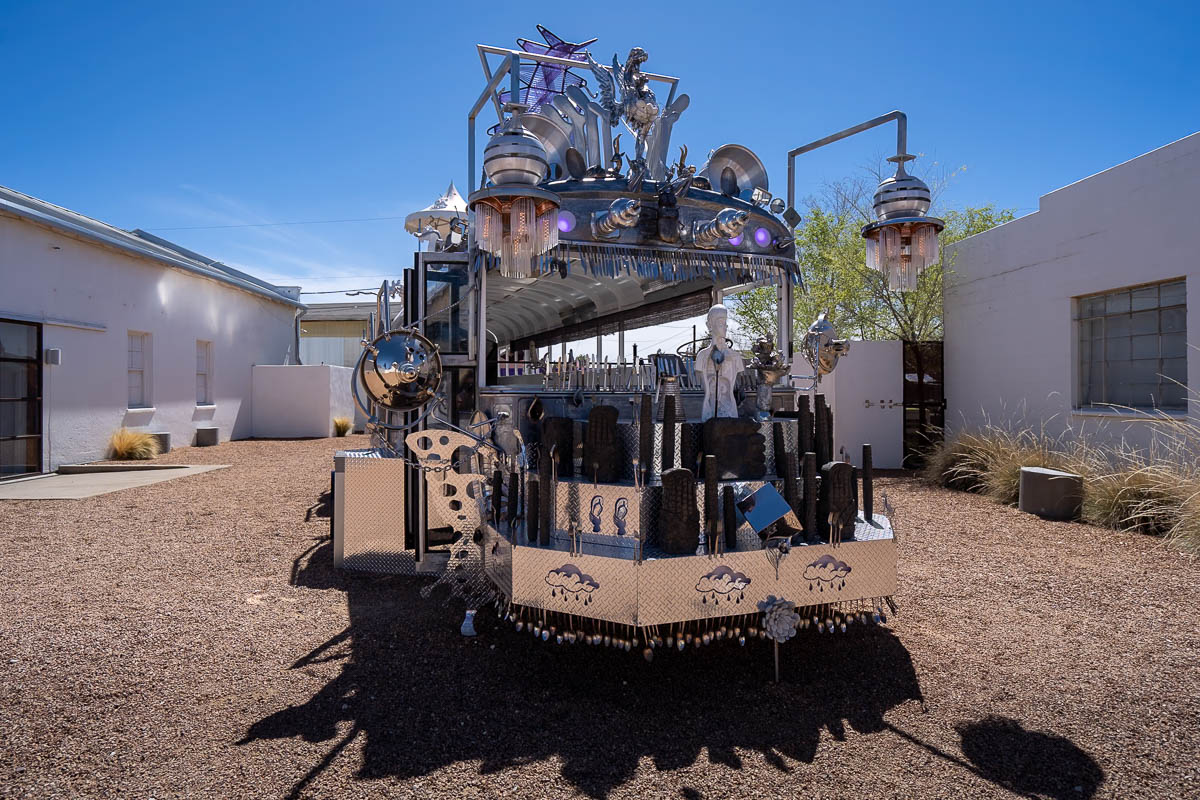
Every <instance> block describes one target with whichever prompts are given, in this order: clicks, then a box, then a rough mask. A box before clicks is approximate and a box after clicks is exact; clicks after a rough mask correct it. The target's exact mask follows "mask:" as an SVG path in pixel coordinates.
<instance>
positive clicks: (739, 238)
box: [729, 233, 742, 247]
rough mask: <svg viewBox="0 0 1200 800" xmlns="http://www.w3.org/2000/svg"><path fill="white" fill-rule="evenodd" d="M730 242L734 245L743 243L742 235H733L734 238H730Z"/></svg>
mask: <svg viewBox="0 0 1200 800" xmlns="http://www.w3.org/2000/svg"><path fill="white" fill-rule="evenodd" d="M729 243H730V244H731V245H733V246H734V247H737V246H738V245H739V244H741V243H742V235H741V234H740V233H739V234H738V235H737V236H735V237H733V238H732V239H730V240H729Z"/></svg>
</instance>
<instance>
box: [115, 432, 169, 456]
mask: <svg viewBox="0 0 1200 800" xmlns="http://www.w3.org/2000/svg"><path fill="white" fill-rule="evenodd" d="M108 449H109V454H110V456H111V457H112V458H115V459H117V460H118V461H129V460H132V459H137V460H145V459H147V458H154V457H155V456H157V455H158V439H156V438H154V437H153V436H151V435H150V434H148V433H145V432H143V431H131V430H129V429H128V428H121V429H119V430H118V431H117V432H116V433H114V434H113V435H112V437H110V438H109V440H108Z"/></svg>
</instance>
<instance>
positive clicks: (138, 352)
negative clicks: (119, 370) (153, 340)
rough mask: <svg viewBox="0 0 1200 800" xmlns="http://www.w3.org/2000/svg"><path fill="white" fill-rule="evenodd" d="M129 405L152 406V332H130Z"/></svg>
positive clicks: (131, 406)
mask: <svg viewBox="0 0 1200 800" xmlns="http://www.w3.org/2000/svg"><path fill="white" fill-rule="evenodd" d="M129 407H130V408H149V407H150V334H148V333H141V332H140V331H130V332H129Z"/></svg>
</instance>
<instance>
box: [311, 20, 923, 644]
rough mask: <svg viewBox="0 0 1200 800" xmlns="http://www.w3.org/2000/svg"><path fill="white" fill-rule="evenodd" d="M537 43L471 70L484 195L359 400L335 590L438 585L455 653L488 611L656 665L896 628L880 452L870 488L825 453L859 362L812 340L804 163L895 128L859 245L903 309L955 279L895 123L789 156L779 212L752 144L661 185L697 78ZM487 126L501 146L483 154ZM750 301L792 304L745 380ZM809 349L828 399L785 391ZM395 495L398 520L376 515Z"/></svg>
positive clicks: (365, 365)
mask: <svg viewBox="0 0 1200 800" xmlns="http://www.w3.org/2000/svg"><path fill="white" fill-rule="evenodd" d="M539 31H541V33H542V34H543V36H544V38H545V39H546V42H547V44H546V45H544V46H543V45H540V43H539V44H537V46H533V43H530V42H528V41H526V40H522V42H521V47H522V49H521V50H513V49H507V48H499V47H491V46H484V45H480V46H479V48H478V50H479V55H480V58H481V61H482V62H483V66H484V79H485V86H484V91H483V93H482V94H481V95H480V96H479V99H478V100H477V101H476V102H475V104H474V106H472V107H471V109H470V110H469V113H468V121H469V123H470V125H469V134H470V136H469V147H468V152H467V159H466V161H467V172H468V175H469V178H470V182H471V184H470V185H469V186H468V189H469V191H468V193H467V197H466V199H465V201H463V200H461V198H458V196H457V194H456V193H453V192H447V196H448V197H449V198H450V199H448V200H447V201H446V203H445V205H446V206H447V208H446V209H442V208H431V209H425V210H423V211H422V212H420V213H418V214H417V215H416V217H414V219H416V223H414V232H415V233H418V235H421V234H422V233H430V235H429V236H428V237H427V238H428V240H429V242H430V244H431V248H430V249H427V250H419V251H418V252H417V253H415V254H414V260H413V266H412V267H411V268H409V269H405V270H404V274H403V275H402V276H400V277H401V278H402V279H401V280H399V281H396V282H391V281H388V282H385V283H384V285H383V286H382V287H381V290H380V293H379V301H378V305H377V308H376V312H375V314H373V315H372V320H371V323H370V331H369V335H368V336H366V337H364V340H363V352H362V355H361V358H360V359H359V362H358V365H357V367H356V369H355V379H354V384H353V389H354V393H355V397H356V399H357V400H358V402H359V404H360V406H361V407H362V409H363V411H364V412H365V413H366V414H367V416H368V425H369V427H370V428H371V430H372V431H373V432H374V445H375V446H374V447H372V448H371V449H370V450H367V451H354V452H346V453H342V454H339V458H338V460H337V468H336V470H335V480H334V487H335V507H336V508H337V509H338V511H337V512H336V513H335V515H334V552H335V563H336V564H337V565H338V566H340V567H342V568H346V569H362V570H373V571H385V572H399V573H408V574H415V573H435V574H439V575H440V577H439V579H438V581H437V583H436V584H435V585H448V586H449V587H450V589H451V590H452V593H453V595H454V596H456V597H459V598H461V599H462V600H463V601H464V602H465V603H466V604H467V606H468V610H469V613H468V619H467V621H466V622H465V623H464V625H463V632H464V634H465V635H472V634H473V633H474V631H475V629H474V626H473V624H472V622H473V620H474V613H475V611H477V610H479V609H480V608H482V607H484V606H491V607H493V608H494V610H495V612H496V613H497V615H498V616H500V617H502V618H503V619H504V620H506V621H507V622H508V623H509V624H512V625H513V626H514V628H515V629H516V630H517V631H527V632H530V633H531V634H532V635H533V636H534V637H535V638H536V639H538V640H540V641H542V642H547V643H551V644H553V645H564V646H565V645H581V644H583V645H591V646H607V647H616V648H619V649H622V650H626V651H630V652H633V651H637V652H640V653H641V654H642V655H643V656H644V657H646V658H653V657H655V655H656V653H667V652H672V651H678V650H683V649H688V648H697V647H705V646H707V645H711V644H714V643H717V644H720V643H726V644H728V643H735V644H734V646H737V645H745V644H746V643H747V641H748V640H749V639H755V638H769V639H772V640H773V641H774V642H775V643H776V645H778V643H780V642H784V641H788V640H790V639H793V638H797V637H799V638H806V637H807V632H806V631H811V632H812V633H818V632H819V633H832V632H835V631H836V632H840V631H843V630H845V629H846V628H847V626H850V625H859V624H874V623H877V622H884V621H886V615H887V611H886V610H894V609H895V603H894V601H893V595H894V593H895V591H896V547H895V539H894V537H893V534H892V528H891V523H890V521H889V520H888V519H887V517H886V516H883V515H881V514H876V513H875V508H874V498H873V490H872V488H871V487H872V485H873V484H872V480H871V470H872V467H871V456H870V448H869V446H867V447H865V448H864V452H863V454H862V458H861V461H859V462H858V465H857V466H855V465H852V464H850V463H848V462H845V461H840V460H838V459H837V458H836V457H835V456H834V453H835V452H836V451H835V448H834V445H835V440H834V434H833V431H834V426H833V418H832V412H831V410H830V409H829V407H828V405H827V404H826V403H825V401H824V396H823V395H821V394H817V393H816V390H817V388H818V386H819V383H820V380H821V378H822V377H823V376H825V375H828V374H829V373H830V372H832V371H833V370H834V369H835V368H836V366H837V364H838V361H839V359H840V358H841V357H843V356H845V355H846V353H847V351H848V349H849V345H848V342H847V341H846V340H844V339H839V338H838V336H837V333H836V331H835V330H834V328H833V326H832V324H831V323H830V322H829V320H828V319H827V318H826V316H825V315H824V314H822V315H821V316H820V317H818V319H817V320H816V321H815V322H814V323H813V324H812V325H811V326H810V327H809V329H808V330H807V331H806V333H805V335H804V336H803V338H802V340H801V341H799V342H793V341H792V330H791V324H792V316H793V307H792V305H793V304H792V301H793V292H794V291H795V290H796V289H797V288H798V287H800V288H803V287H802V282H801V280H800V269H799V265H798V263H797V260H796V249H795V248H796V244H795V236H794V228H795V225H796V224H797V222H798V221H799V214H798V213H797V212H796V210H795V208H794V207H793V205H794V202H793V201H794V197H795V169H794V160H795V158H796V157H797V156H798V155H801V154H803V153H805V152H808V151H810V150H812V149H815V148H817V147H820V146H823V145H824V144H828V143H830V142H833V141H838V140H839V139H843V138H846V137H847V136H851V135H853V134H855V133H859V132H861V131H864V130H868V129H870V128H873V127H876V126H879V125H883V124H889V123H892V122H894V123H896V126H897V156H896V157H895V159H894V160H896V161H897V163H898V165H899V166H898V169H897V175H896V176H894V177H893V178H889V179H888V180H887V181H884V183H883V184H881V186H880V191H879V194H878V196H877V203H876V207H877V215H878V217H879V219H878V221H877V222H875V223H872V224H871V225H869V226H867V227H866V228H864V231H863V235H864V237H866V238H867V240H868V242H869V243H871V244H870V246H869V257H870V258H871V259H872V262H871V263H872V266H875V267H876V268H879V269H881V270H884V271H885V272H887V273H888V275H889V280H891V281H892V283H893V284H894V285H896V286H898V287H899V288H902V289H903V288H905V287H907V286H910V285H913V283H914V281H915V280H916V279H917V277H918V276H919V273H920V270H921V269H923V268H924V267H926V266H928V265H929V264H931V263H933V261H934V260H935V259H936V257H937V251H936V238H937V234H938V231H940V230H941V227H940V226H941V222H940V220H936V219H934V218H932V217H927V216H925V214H926V212H927V211H928V208H929V204H928V202H927V190H926V191H925V193H924V194H923V193H922V187H923V186H924V184H920V182H919V181H918V180H917V179H915V178H913V177H912V176H909V175H907V173H905V172H904V164H905V162H907V161H908V160H911V156H908V155H907V154H906V153H905V145H906V136H907V120H906V118H905V116H904V115H903V114H902V113H900V112H898V111H897V112H891V113H889V114H885V115H883V116H881V117H877V118H875V119H873V120H869V121H867V122H865V123H863V124H861V125H857V126H854V127H852V128H847V129H845V130H843V131H841V132H839V133H836V134H833V135H832V136H826V137H824V138H822V139H818V140H816V141H815V142H813V143H812V144H810V145H805V146H804V147H801V148H798V149H796V150H793V151H791V152H790V153H789V154H788V156H789V174H788V190H787V195H786V201H785V200H784V198H774V197H772V195H771V193H770V192H769V190H768V186H769V184H768V181H767V174H766V170H765V168H764V167H763V165H762V161H761V160H760V159H759V158H758V156H757V155H755V154H754V153H753V152H751V151H750V150H749V149H748V148H746V147H744V146H742V145H736V144H725V145H722V146H720V147H717V148H715V149H713V150H712V151H711V154H710V156H709V158H708V161H707V163H706V164H705V166H704V169H703V170H699V171H698V170H697V168H696V166H695V165H693V164H689V163H688V160H687V156H688V148H687V147H686V146H684V145H680V146H678V150H677V152H678V154H679V155H678V159H677V160H676V161H675V163H671V164H667V163H666V159H667V154H668V153H669V152H671V151H672V145H671V141H670V139H671V132H672V126H673V125H674V122H675V121H676V120H678V119H679V117H680V115H681V114H682V113H683V112H684V111H685V110H686V109H687V108H688V106H689V103H690V102H691V101H690V99H689V98H688V96H687V95H681V94H677V92H676V89H677V85H678V79H677V78H673V77H670V76H666V75H656V74H653V73H649V72H643V69H642V68H643V66H644V65H645V64H646V62H647V60H648V55H647V53H646V51H645V50H643V49H642V48H640V47H633V48H631V49H630V50H629V55H628V57H627V58H626V59H625V62H624V63H623V64H622V63H621V61H620V60H619V59H618V58H617V57H616V56H615V55H614V57H613V59H612V65H611V67H610V66H606V65H602V64H600V63H599V62H597V61H596V60H595V59H593V58H592V56H591V54H590V53H588V52H587V51H586V50H585V49H584V48H585V45H588V44H591V43H592V42H594V41H595V40H591V41H589V42H584V43H582V44H571V43H568V42H565V41H564V40H562V39H559V38H558V37H555V36H553V34H550V33H549V31H546V30H545V29H544V28H539ZM497 58H498V59H499V61H497V60H496V59H497ZM575 61H580V62H581V63H586V64H587V66H588V68H589V69H590V71H591V73H592V78H593V83H594V86H595V88H596V90H597V94H595V95H593V94H592V93H591V92H590V91H589V90H588V88H587V84H586V83H585V82H584V81H583V80H582V79H581V78H579V77H578V76H575V75H573V73H571V66H570V63H572V62H575ZM564 62H565V63H564ZM505 84H507V86H505ZM656 90H657V91H656ZM660 94H661V95H662V96H663V99H662V100H661V101H660V99H659V95H660ZM514 100H517V101H520V102H513V101H514ZM489 104H490V105H491V107H493V108H494V109H495V111H496V114H497V125H496V126H495V127H494V128H493V129H492V135H491V136H490V138H489V139H488V141H487V142H486V143H484V144H483V145H482V147H481V146H479V144H478V143H477V142H476V139H475V133H476V121H477V117H478V116H479V115H480V113H481V112H482V111H483V109H484V108H485V107H486V106H488V105H489ZM621 125H623V126H624V127H625V128H627V129H628V131H629V132H631V133H632V134H633V140H634V145H633V150H632V157H627V156H626V154H624V153H622V152H621V143H620V138H621V134H620V130H619V126H621ZM480 158H482V161H481V162H480V161H479V160H478V159H480ZM477 164H481V165H482V170H481V171H477ZM451 205H453V206H454V208H453V210H450V208H449V206H451ZM463 206H465V208H466V211H465V213H464V212H463V210H462V207H463ZM435 212H436V213H435ZM427 229H428V230H427ZM744 287H770V288H771V289H773V291H774V293H775V296H776V298H777V300H778V304H779V305H778V308H777V312H778V313H777V318H778V321H779V324H778V329H777V331H776V335H775V336H774V337H773V338H771V337H764V338H762V339H760V340H759V341H758V342H756V343H755V345H754V347H753V348H752V349H751V351H750V352H748V353H743V352H742V351H741V350H740V349H739V348H738V347H737V346H736V345H735V344H734V343H733V342H732V341H731V340H729V339H728V338H727V333H728V331H727V324H728V313H729V312H728V309H727V308H726V306H725V305H724V304H723V303H722V302H721V298H722V297H723V296H724V294H725V292H727V291H729V290H733V289H735V288H744ZM393 298H402V300H403V303H402V304H401V305H400V308H399V311H398V312H397V313H393V310H392V308H391V300H392V299H393ZM702 314H704V315H706V317H707V322H708V330H709V338H708V339H706V340H705V341H704V342H702V343H697V344H694V345H693V346H691V347H689V348H687V349H683V350H681V351H680V352H679V353H661V352H660V353H655V354H642V356H641V357H638V355H637V353H636V350H635V351H634V353H633V355H632V357H627V355H626V354H625V353H624V352H621V353H619V354H618V357H617V358H616V359H612V358H608V359H604V358H601V357H600V355H599V354H597V357H596V358H595V359H591V358H588V357H584V356H583V355H577V354H576V353H574V352H573V351H568V349H567V343H569V342H575V341H580V340H586V339H592V338H594V337H597V336H603V335H605V334H611V333H617V334H621V333H622V332H624V331H625V330H631V329H634V328H637V327H643V326H649V325H655V324H661V323H665V322H670V321H673V320H682V319H687V318H690V317H695V316H699V315H702ZM797 349H799V350H800V351H801V352H802V354H803V356H804V358H805V359H806V360H807V361H808V362H809V363H810V364H811V365H812V374H811V375H794V374H791V364H792V363H793V361H794V357H795V355H796V350H797ZM660 387H666V391H659V388H660ZM364 395H365V397H364ZM855 455H857V454H855ZM339 475H340V477H338V476H339ZM860 486H861V492H860V491H859V487H860ZM381 492H385V493H386V494H387V496H388V497H389V498H390V499H391V501H392V506H391V507H392V508H393V509H394V512H390V513H388V514H380V513H378V510H379V502H378V501H379V497H380V493H381ZM446 541H449V542H451V543H450V544H449V545H448V546H447V545H444V544H443V545H439V544H437V542H446ZM885 609H886V610H885ZM776 663H778V662H776Z"/></svg>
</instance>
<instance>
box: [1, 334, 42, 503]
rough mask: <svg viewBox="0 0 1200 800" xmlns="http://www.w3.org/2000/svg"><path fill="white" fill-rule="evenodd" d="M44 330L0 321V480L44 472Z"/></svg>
mask: <svg viewBox="0 0 1200 800" xmlns="http://www.w3.org/2000/svg"><path fill="white" fill-rule="evenodd" d="M41 352H42V326H41V325H38V324H36V323H32V322H17V321H15V320H6V319H0V480H3V479H5V478H15V477H17V476H19V475H28V474H30V473H35V472H41V471H42V359H41Z"/></svg>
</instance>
